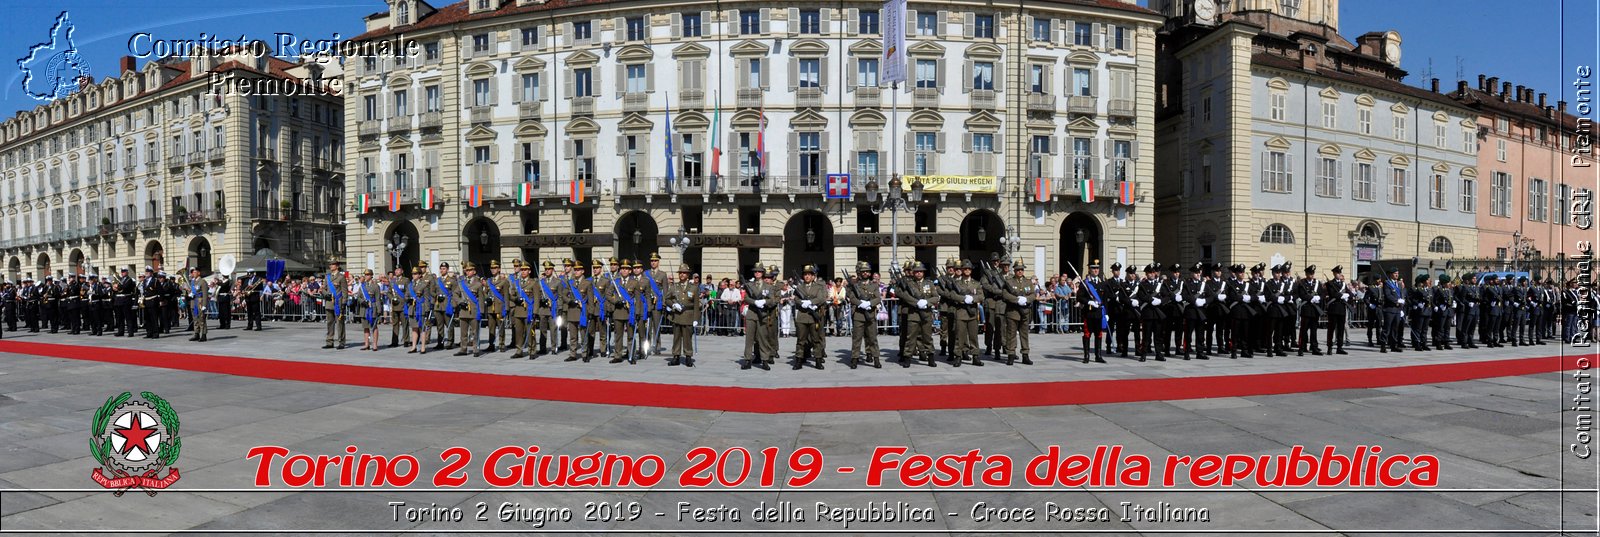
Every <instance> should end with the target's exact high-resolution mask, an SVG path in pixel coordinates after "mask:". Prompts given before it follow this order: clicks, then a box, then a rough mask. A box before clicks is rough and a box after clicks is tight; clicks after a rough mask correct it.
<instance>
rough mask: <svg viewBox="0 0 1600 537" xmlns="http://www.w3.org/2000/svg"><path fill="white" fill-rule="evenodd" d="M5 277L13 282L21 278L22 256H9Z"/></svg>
mask: <svg viewBox="0 0 1600 537" xmlns="http://www.w3.org/2000/svg"><path fill="white" fill-rule="evenodd" d="M6 279H7V280H11V281H13V282H15V281H17V280H20V279H22V258H19V257H17V256H11V262H10V263H6Z"/></svg>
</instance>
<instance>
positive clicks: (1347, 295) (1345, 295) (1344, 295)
mask: <svg viewBox="0 0 1600 537" xmlns="http://www.w3.org/2000/svg"><path fill="white" fill-rule="evenodd" d="M1339 300H1350V293H1339Z"/></svg>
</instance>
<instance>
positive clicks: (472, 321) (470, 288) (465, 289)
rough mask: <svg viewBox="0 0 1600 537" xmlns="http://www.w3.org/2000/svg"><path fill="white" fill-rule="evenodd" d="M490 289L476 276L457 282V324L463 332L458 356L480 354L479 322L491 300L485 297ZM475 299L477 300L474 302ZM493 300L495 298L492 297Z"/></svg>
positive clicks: (463, 278) (464, 277) (465, 277)
mask: <svg viewBox="0 0 1600 537" xmlns="http://www.w3.org/2000/svg"><path fill="white" fill-rule="evenodd" d="M488 292H489V288H488V287H485V286H484V282H483V280H482V279H480V278H478V277H476V276H470V277H468V276H463V277H462V278H461V279H459V280H457V281H456V286H455V298H454V300H455V303H456V323H457V324H458V325H459V327H460V330H461V339H460V340H459V341H460V343H461V351H460V352H457V353H456V354H464V353H468V352H478V333H479V330H480V327H479V326H478V321H479V320H481V319H483V310H482V308H483V305H484V304H485V303H487V302H489V300H487V299H485V298H484V295H485V294H487V293H488ZM473 297H476V298H477V300H476V301H474V300H473ZM490 298H493V297H490Z"/></svg>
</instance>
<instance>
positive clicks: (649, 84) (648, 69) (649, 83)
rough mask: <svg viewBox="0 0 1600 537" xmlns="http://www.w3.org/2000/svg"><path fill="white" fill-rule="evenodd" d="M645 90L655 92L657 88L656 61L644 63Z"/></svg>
mask: <svg viewBox="0 0 1600 537" xmlns="http://www.w3.org/2000/svg"><path fill="white" fill-rule="evenodd" d="M644 90H645V91H647V92H654V91H655V90H656V64H655V62H650V63H646V64H644Z"/></svg>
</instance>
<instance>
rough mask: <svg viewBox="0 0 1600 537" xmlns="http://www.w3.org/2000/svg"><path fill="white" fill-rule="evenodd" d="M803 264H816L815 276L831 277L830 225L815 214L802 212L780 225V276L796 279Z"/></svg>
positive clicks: (832, 271)
mask: <svg viewBox="0 0 1600 537" xmlns="http://www.w3.org/2000/svg"><path fill="white" fill-rule="evenodd" d="M806 265H816V266H817V275H818V276H822V277H824V278H826V277H827V275H829V274H833V273H834V272H835V271H834V267H833V222H830V221H829V220H828V217H827V215H824V214H822V213H821V212H818V211H801V212H799V213H795V215H794V216H791V217H789V223H788V224H785V225H784V226H783V274H781V276H783V277H785V278H788V277H791V276H793V277H798V276H799V275H800V271H801V270H802V269H803V268H804V267H805V266H806Z"/></svg>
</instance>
